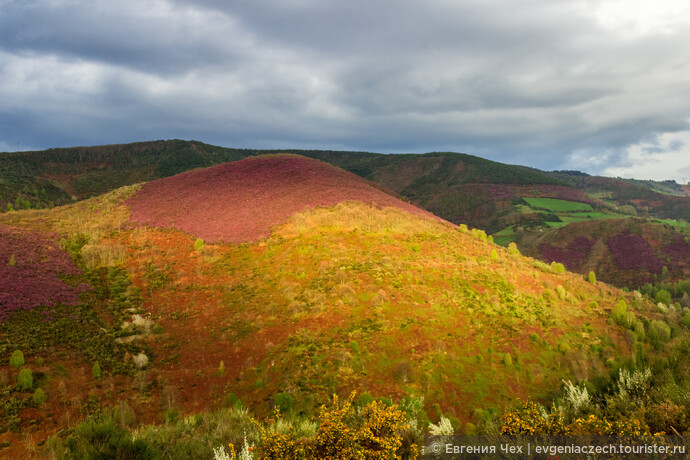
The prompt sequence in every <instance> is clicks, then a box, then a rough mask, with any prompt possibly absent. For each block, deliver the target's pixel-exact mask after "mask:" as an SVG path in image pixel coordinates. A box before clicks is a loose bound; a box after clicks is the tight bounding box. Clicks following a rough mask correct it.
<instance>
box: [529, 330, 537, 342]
mask: <svg viewBox="0 0 690 460" xmlns="http://www.w3.org/2000/svg"><path fill="white" fill-rule="evenodd" d="M529 339H530V340H531V341H532V342H539V334H537V333H536V332H532V333H531V334H530V335H529Z"/></svg>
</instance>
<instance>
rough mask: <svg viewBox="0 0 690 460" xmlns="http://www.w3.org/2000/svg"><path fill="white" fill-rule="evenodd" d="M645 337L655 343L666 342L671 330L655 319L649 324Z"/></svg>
mask: <svg viewBox="0 0 690 460" xmlns="http://www.w3.org/2000/svg"><path fill="white" fill-rule="evenodd" d="M647 336H648V337H649V339H650V340H651V341H652V342H655V343H664V342H668V340H669V339H670V338H671V328H670V327H669V325H668V324H666V323H665V322H663V321H659V320H658V319H655V320H653V321H652V322H651V323H650V324H649V331H648V332H647Z"/></svg>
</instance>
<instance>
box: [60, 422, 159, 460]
mask: <svg viewBox="0 0 690 460" xmlns="http://www.w3.org/2000/svg"><path fill="white" fill-rule="evenodd" d="M67 444H68V446H69V447H70V450H71V451H72V453H73V454H74V455H75V458H92V459H96V458H122V459H124V458H136V459H142V460H144V459H151V458H155V455H154V454H155V452H154V451H153V450H152V449H151V447H150V446H149V445H148V444H147V443H146V442H145V441H144V440H143V439H136V440H133V439H132V437H131V436H130V434H129V433H128V432H127V431H125V430H124V429H122V428H120V427H118V426H117V424H116V423H115V421H114V420H113V419H112V418H111V417H105V416H102V417H98V418H93V417H91V418H88V419H87V420H86V421H84V422H82V423H81V424H79V425H78V426H77V428H76V429H75V436H74V437H71V438H68V440H67Z"/></svg>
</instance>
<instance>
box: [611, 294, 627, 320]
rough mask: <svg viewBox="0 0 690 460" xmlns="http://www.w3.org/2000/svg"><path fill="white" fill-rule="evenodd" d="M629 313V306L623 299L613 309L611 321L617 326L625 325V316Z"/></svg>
mask: <svg viewBox="0 0 690 460" xmlns="http://www.w3.org/2000/svg"><path fill="white" fill-rule="evenodd" d="M627 311H628V304H627V303H625V300H623V299H621V300H619V301H618V302H617V303H616V305H614V306H613V308H612V309H611V319H612V320H613V321H614V322H615V323H616V324H619V325H623V324H624V323H625V314H626V312H627Z"/></svg>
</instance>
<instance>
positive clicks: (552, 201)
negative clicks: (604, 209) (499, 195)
mask: <svg viewBox="0 0 690 460" xmlns="http://www.w3.org/2000/svg"><path fill="white" fill-rule="evenodd" d="M523 200H524V201H525V202H526V203H527V204H528V205H529V206H530V207H532V208H534V209H545V210H547V211H551V212H577V211H585V212H588V211H593V209H592V206H590V205H589V204H587V203H579V202H576V201H566V200H559V199H556V198H523Z"/></svg>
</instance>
